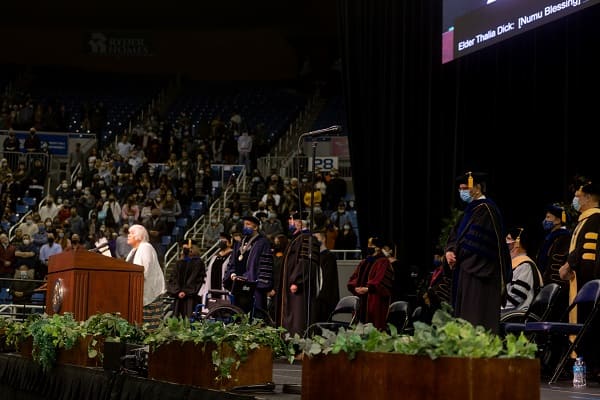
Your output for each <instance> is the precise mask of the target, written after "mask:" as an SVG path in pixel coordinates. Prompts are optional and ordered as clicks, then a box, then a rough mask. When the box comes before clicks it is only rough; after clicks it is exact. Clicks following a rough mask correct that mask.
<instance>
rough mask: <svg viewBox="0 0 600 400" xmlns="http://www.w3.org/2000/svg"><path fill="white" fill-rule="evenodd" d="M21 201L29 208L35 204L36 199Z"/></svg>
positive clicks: (29, 198)
mask: <svg viewBox="0 0 600 400" xmlns="http://www.w3.org/2000/svg"><path fill="white" fill-rule="evenodd" d="M21 200H22V201H23V204H26V205H28V206H29V207H30V208H31V207H34V206H35V205H36V204H37V199H36V198H35V197H23V198H22V199H21Z"/></svg>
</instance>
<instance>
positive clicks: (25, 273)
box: [21, 271, 27, 279]
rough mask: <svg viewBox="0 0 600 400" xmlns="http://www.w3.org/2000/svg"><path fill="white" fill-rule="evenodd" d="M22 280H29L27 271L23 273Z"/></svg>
mask: <svg viewBox="0 0 600 400" xmlns="http://www.w3.org/2000/svg"><path fill="white" fill-rule="evenodd" d="M21 279H27V271H21Z"/></svg>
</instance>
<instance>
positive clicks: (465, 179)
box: [456, 171, 488, 189]
mask: <svg viewBox="0 0 600 400" xmlns="http://www.w3.org/2000/svg"><path fill="white" fill-rule="evenodd" d="M487 176H488V175H487V174H486V173H485V172H472V171H468V172H465V173H464V174H461V175H459V176H457V177H456V182H457V183H458V184H462V185H467V186H468V187H469V189H471V188H472V187H473V185H477V184H484V183H485V181H486V179H487Z"/></svg>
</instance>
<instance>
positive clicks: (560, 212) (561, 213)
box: [546, 204, 567, 224]
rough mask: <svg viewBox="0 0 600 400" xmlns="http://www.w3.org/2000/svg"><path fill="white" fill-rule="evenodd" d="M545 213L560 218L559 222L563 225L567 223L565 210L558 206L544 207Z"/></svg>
mask: <svg viewBox="0 0 600 400" xmlns="http://www.w3.org/2000/svg"><path fill="white" fill-rule="evenodd" d="M546 212H549V213H550V214H552V215H554V216H555V217H556V218H560V220H561V222H562V223H563V224H565V223H566V222H567V213H566V211H565V209H564V208H563V207H562V206H561V205H559V204H549V205H548V206H547V207H546Z"/></svg>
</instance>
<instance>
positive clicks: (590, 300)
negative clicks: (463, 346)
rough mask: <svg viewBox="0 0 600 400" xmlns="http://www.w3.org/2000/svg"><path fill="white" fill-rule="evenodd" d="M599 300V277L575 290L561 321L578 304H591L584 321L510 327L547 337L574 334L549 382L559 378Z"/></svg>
mask: <svg viewBox="0 0 600 400" xmlns="http://www.w3.org/2000/svg"><path fill="white" fill-rule="evenodd" d="M599 300H600V279H593V280H591V281H588V282H586V283H585V284H584V285H583V286H582V287H581V289H579V291H578V292H577V295H576V296H575V299H573V302H572V303H571V304H570V305H569V307H568V308H567V309H566V311H565V312H564V314H563V316H562V318H561V321H565V320H568V316H569V312H570V311H571V310H572V309H573V308H574V307H576V306H577V305H578V304H579V305H582V304H589V305H590V306H591V311H590V312H589V314H588V315H587V317H586V319H585V321H581V322H578V323H571V322H553V321H532V322H526V323H525V324H524V325H523V326H522V327H521V328H519V329H517V327H511V329H512V330H513V333H518V332H523V333H525V334H526V335H527V334H536V335H544V336H546V337H547V338H548V339H551V338H553V337H560V338H562V339H567V338H569V336H574V338H573V339H572V340H569V343H570V344H569V346H568V348H567V350H566V351H564V352H563V353H562V356H561V358H560V361H559V362H558V365H557V366H556V368H555V369H554V374H553V375H552V378H550V381H549V383H550V384H552V383H555V382H556V381H557V379H558V378H559V376H560V374H561V373H562V372H563V369H564V367H565V365H566V364H567V360H568V359H569V357H570V356H571V353H573V352H574V351H576V350H577V346H578V345H579V343H580V342H581V338H582V337H583V335H585V333H586V332H587V330H588V328H589V326H590V325H591V324H592V321H593V320H594V318H595V317H596V315H597V314H598V311H599V309H600V305H599V304H598V303H599Z"/></svg>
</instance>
